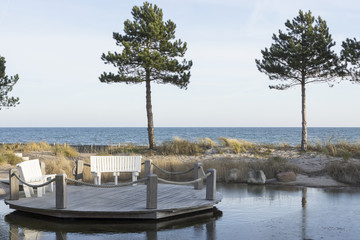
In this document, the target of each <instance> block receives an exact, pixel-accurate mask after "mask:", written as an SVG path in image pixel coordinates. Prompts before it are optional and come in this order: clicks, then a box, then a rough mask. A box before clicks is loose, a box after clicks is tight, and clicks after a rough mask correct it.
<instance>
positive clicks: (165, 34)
mask: <svg viewBox="0 0 360 240" xmlns="http://www.w3.org/2000/svg"><path fill="white" fill-rule="evenodd" d="M131 13H132V15H133V18H134V19H133V21H130V20H127V21H125V23H124V32H125V34H124V35H121V34H119V33H113V38H114V39H115V40H116V45H118V46H120V47H122V52H121V53H117V52H114V53H111V52H108V54H107V55H105V54H102V57H101V59H102V60H104V61H105V63H107V64H113V65H114V67H117V68H118V73H117V74H113V73H105V72H104V73H103V74H101V76H100V78H99V79H100V81H101V82H105V83H114V82H124V83H126V84H137V83H142V82H145V83H146V111H147V120H148V128H147V130H148V138H149V148H150V149H154V148H155V146H156V145H155V136H154V121H153V113H152V104H151V82H156V83H163V84H166V83H170V84H173V85H175V86H177V87H179V88H185V89H186V88H187V86H188V84H189V79H190V68H191V66H192V61H186V59H182V61H181V58H183V57H184V55H185V52H186V50H187V44H186V42H182V41H181V40H174V39H175V28H176V25H175V24H174V23H173V22H172V21H171V20H168V21H166V22H164V21H163V13H162V10H161V9H160V8H158V7H157V6H156V5H154V6H153V5H152V4H150V3H148V2H145V3H144V4H143V6H142V7H138V6H134V7H133V9H132V12H131Z"/></svg>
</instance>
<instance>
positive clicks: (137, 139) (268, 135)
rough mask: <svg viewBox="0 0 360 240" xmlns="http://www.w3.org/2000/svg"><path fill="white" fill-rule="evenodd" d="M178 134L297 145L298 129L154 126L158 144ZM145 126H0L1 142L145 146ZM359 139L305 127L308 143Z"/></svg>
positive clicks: (343, 131)
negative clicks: (128, 144)
mask: <svg viewBox="0 0 360 240" xmlns="http://www.w3.org/2000/svg"><path fill="white" fill-rule="evenodd" d="M174 137H180V138H183V139H186V140H190V141H195V140H198V139H199V138H205V137H208V138H211V139H213V140H215V141H217V140H218V138H220V137H227V138H236V139H245V140H247V141H250V142H255V143H271V144H278V143H288V144H290V145H294V146H295V145H299V144H300V140H301V128H271V127H270V128H269V127H264V128H259V127H258V128H251V127H250V128H246V127H230V128H229V127H223V128H221V127H215V128H212V127H207V128H203V127H193V128H189V127H184V128H179V127H171V128H166V127H161V128H155V138H156V141H157V143H161V142H164V141H169V140H172V139H173V138H174ZM147 139H148V138H147V130H146V128H141V127H139V128H131V127H130V128H121V127H118V128H0V143H2V142H4V143H26V142H40V141H45V142H48V143H68V144H74V145H78V144H84V145H90V144H96V145H114V144H115V145H116V144H118V143H120V144H124V143H133V144H136V145H147V144H148V140H147ZM330 139H332V140H334V141H336V140H338V139H341V140H346V141H349V142H357V141H360V128H312V127H310V128H308V141H309V142H313V143H315V142H317V141H320V142H324V141H328V140H330Z"/></svg>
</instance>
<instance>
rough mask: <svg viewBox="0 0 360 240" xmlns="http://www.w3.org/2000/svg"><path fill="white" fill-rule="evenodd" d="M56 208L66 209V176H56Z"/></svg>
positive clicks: (61, 174)
mask: <svg viewBox="0 0 360 240" xmlns="http://www.w3.org/2000/svg"><path fill="white" fill-rule="evenodd" d="M55 178H56V208H57V209H65V208H66V199H67V193H66V174H65V173H60V174H57V175H56V177H55Z"/></svg>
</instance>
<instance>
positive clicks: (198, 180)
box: [158, 173, 211, 185]
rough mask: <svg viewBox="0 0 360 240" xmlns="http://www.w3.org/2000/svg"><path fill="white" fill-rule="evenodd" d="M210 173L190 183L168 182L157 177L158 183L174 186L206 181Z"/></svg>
mask: <svg viewBox="0 0 360 240" xmlns="http://www.w3.org/2000/svg"><path fill="white" fill-rule="evenodd" d="M210 175H211V173H207V174H205V175H204V176H203V177H200V178H198V179H195V180H192V181H187V182H175V181H169V180H165V179H162V178H159V177H158V181H159V182H162V183H167V184H175V185H188V184H194V183H197V182H200V181H203V180H204V179H206V178H207V177H208V176H210Z"/></svg>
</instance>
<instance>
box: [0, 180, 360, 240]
mask: <svg viewBox="0 0 360 240" xmlns="http://www.w3.org/2000/svg"><path fill="white" fill-rule="evenodd" d="M218 191H219V192H221V193H222V194H223V196H224V198H223V201H222V202H221V203H220V204H218V205H217V208H216V209H214V210H213V211H208V212H203V213H202V214H199V215H196V216H186V217H185V218H180V219H179V218H176V219H168V220H166V221H160V222H153V221H141V222H139V221H137V222H136V221H114V220H105V221H104V220H58V219H54V218H44V217H43V216H33V215H28V214H21V213H19V212H14V211H13V210H10V209H9V208H8V206H6V205H5V204H4V203H3V201H1V202H0V236H1V239H87V240H90V239H173V240H176V239H207V240H210V239H336V240H338V239H359V238H360V205H359V200H360V188H331V189H323V188H307V194H306V200H307V204H306V205H303V204H302V198H303V197H305V196H304V193H303V189H302V188H299V187H292V186H291V187H287V186H286V187H285V186H271V185H270V186H248V185H244V184H218Z"/></svg>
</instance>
